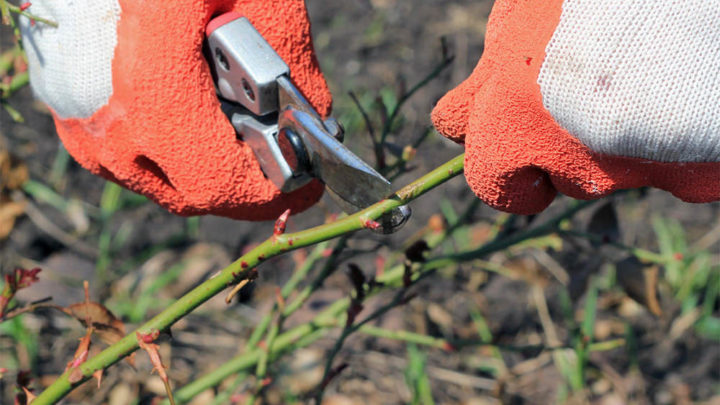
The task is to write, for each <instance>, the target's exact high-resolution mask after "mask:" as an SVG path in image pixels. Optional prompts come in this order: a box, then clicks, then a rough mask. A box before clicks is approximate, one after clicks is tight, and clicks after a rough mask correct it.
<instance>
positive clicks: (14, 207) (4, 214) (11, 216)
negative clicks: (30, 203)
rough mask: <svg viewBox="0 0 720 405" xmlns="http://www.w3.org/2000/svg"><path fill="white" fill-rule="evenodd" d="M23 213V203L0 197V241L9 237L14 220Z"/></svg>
mask: <svg viewBox="0 0 720 405" xmlns="http://www.w3.org/2000/svg"><path fill="white" fill-rule="evenodd" d="M24 213H25V203H20V202H14V201H9V200H8V199H5V198H3V197H0V240H3V239H5V238H7V237H8V235H10V231H12V230H13V227H15V220H16V219H17V218H18V217H19V216H21V215H22V214H24Z"/></svg>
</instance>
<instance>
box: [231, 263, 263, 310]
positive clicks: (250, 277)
mask: <svg viewBox="0 0 720 405" xmlns="http://www.w3.org/2000/svg"><path fill="white" fill-rule="evenodd" d="M233 276H234V277H236V278H237V277H243V278H242V279H240V280H239V281H238V283H237V285H236V286H235V287H233V289H232V290H231V291H230V293H228V295H227V297H225V303H226V304H230V302H232V300H233V298H235V296H236V295H237V294H238V293H239V292H240V290H242V289H243V287H245V286H246V285H248V284H249V283H250V282H252V281H254V280H255V279H256V278H258V272H257V270H255V269H252V270H250V271H249V272H247V273H246V274H244V275H243V274H238V275H235V274H233Z"/></svg>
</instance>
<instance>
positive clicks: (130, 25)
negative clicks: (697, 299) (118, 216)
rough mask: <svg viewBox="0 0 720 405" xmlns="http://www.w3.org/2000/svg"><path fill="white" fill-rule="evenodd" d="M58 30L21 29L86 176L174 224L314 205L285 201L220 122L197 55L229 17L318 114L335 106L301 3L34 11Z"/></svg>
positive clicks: (40, 86)
mask: <svg viewBox="0 0 720 405" xmlns="http://www.w3.org/2000/svg"><path fill="white" fill-rule="evenodd" d="M29 11H31V12H32V13H34V14H37V15H39V16H43V17H47V18H49V19H52V20H55V21H56V22H58V23H59V28H58V29H54V28H51V27H47V26H44V25H42V24H40V23H38V24H34V25H32V26H31V25H30V24H29V22H28V21H24V23H23V26H22V30H23V43H24V45H25V49H26V51H27V54H28V59H29V69H30V79H31V83H32V86H33V88H34V90H35V93H36V94H37V95H38V96H39V97H40V99H42V100H43V101H45V102H46V103H47V104H48V105H49V106H50V108H51V109H52V111H53V116H54V118H55V124H56V127H57V131H58V134H59V135H60V138H61V139H62V141H63V143H64V145H65V147H66V148H67V150H68V151H69V152H70V154H71V155H72V156H73V157H74V158H75V159H76V160H77V161H78V162H79V163H80V164H81V165H82V166H84V167H85V168H87V169H89V170H90V171H92V172H93V173H95V174H99V175H101V176H103V177H105V178H106V179H109V180H112V181H114V182H116V183H118V184H120V185H122V186H124V187H127V188H129V189H131V190H133V191H136V192H138V193H141V194H144V195H146V196H148V197H149V198H151V199H153V200H154V201H156V202H157V203H159V204H160V205H162V206H163V207H165V208H167V209H168V210H170V211H172V212H174V213H177V214H180V215H199V214H215V215H223V216H228V217H233V218H237V219H251V220H263V219H272V218H276V217H277V216H278V215H279V214H280V213H281V212H282V211H284V210H285V209H287V208H290V209H292V210H293V212H297V211H301V210H303V209H305V208H307V207H309V206H310V205H312V204H313V203H314V202H316V201H317V199H318V198H319V197H320V196H321V194H322V192H323V187H322V185H321V184H320V183H318V182H313V183H311V184H309V185H308V186H306V187H304V188H302V189H300V190H298V191H296V192H293V193H290V194H282V193H280V191H279V190H277V188H276V187H275V186H274V185H273V184H272V183H271V182H270V181H269V180H267V179H266V178H265V177H264V175H263V173H262V171H261V170H260V166H259V164H258V163H257V161H256V159H255V156H254V154H253V152H252V150H251V149H250V147H249V146H247V145H245V144H244V143H242V142H241V141H238V140H237V139H236V133H235V130H234V129H233V127H232V126H231V124H230V122H229V121H228V119H227V118H226V117H225V115H223V113H222V112H221V111H220V105H219V102H218V99H217V96H216V95H215V90H214V88H213V81H212V78H211V75H210V70H209V68H208V65H207V63H206V62H205V59H204V57H203V52H202V46H203V40H204V36H205V27H206V25H207V23H208V21H209V20H210V19H211V18H212V17H214V16H216V15H219V14H222V13H225V12H228V11H237V12H239V13H241V14H243V15H244V16H246V17H248V19H249V20H250V22H252V23H253V25H254V26H255V28H257V30H258V31H259V32H260V33H261V34H262V35H263V36H264V37H265V39H266V40H267V41H268V42H269V43H270V44H271V45H272V46H273V48H275V50H276V51H277V52H278V54H279V55H280V56H281V57H282V58H283V59H284V60H285V62H286V63H287V64H288V65H289V67H290V70H291V76H292V79H293V81H294V82H295V84H296V85H297V86H298V88H299V89H300V90H301V91H302V92H304V94H305V96H306V97H307V99H308V100H309V101H310V102H311V103H312V104H313V106H314V107H315V108H316V109H317V110H318V112H319V113H320V114H321V115H327V114H328V113H329V111H330V104H331V97H330V94H329V92H328V89H327V85H326V83H325V80H324V79H323V76H322V74H321V72H320V69H319V67H318V64H317V60H316V58H315V55H314V52H313V47H312V42H311V36H310V23H309V21H308V19H307V12H306V9H305V4H304V2H303V1H302V0H278V1H266V0H237V1H228V0H173V1H160V2H146V1H142V0H82V1H75V2H69V1H53V0H42V1H40V0H35V1H33V2H32V6H31V8H30V10H29Z"/></svg>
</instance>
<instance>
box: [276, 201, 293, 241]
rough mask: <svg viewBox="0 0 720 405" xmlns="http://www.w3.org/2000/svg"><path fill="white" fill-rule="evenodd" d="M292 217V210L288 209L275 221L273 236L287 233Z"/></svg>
mask: <svg viewBox="0 0 720 405" xmlns="http://www.w3.org/2000/svg"><path fill="white" fill-rule="evenodd" d="M288 217H290V209H289V208H288V209H287V210H286V211H285V212H283V213H282V215H280V217H279V218H278V219H277V221H275V229H274V230H273V235H275V236H278V235H282V234H284V233H285V227H286V226H287V220H288Z"/></svg>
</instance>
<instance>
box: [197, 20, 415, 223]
mask: <svg viewBox="0 0 720 405" xmlns="http://www.w3.org/2000/svg"><path fill="white" fill-rule="evenodd" d="M206 34H207V45H208V59H209V60H210V67H211V70H212V72H213V78H214V79H215V85H216V89H217V93H218V97H219V98H220V103H221V108H222V110H223V112H224V113H225V114H226V115H227V116H228V118H229V119H230V122H231V123H232V125H233V127H234V128H235V130H236V132H237V133H238V135H239V136H241V137H242V140H243V141H244V142H245V143H247V144H248V145H249V146H250V147H251V148H252V150H253V151H254V152H255V157H256V158H257V160H258V162H259V163H260V167H261V168H262V170H263V172H264V173H265V176H267V178H268V179H270V180H271V181H272V182H273V183H274V184H275V185H276V186H277V187H278V188H279V189H280V190H281V191H282V192H285V193H287V192H290V191H293V190H296V189H298V188H299V187H302V186H304V185H305V184H307V183H308V182H309V181H310V180H312V179H313V178H316V179H319V180H320V181H322V182H323V183H325V186H326V189H327V191H328V193H329V194H330V196H331V197H333V199H334V200H335V201H336V202H337V203H338V205H339V206H340V208H341V209H342V210H343V211H345V212H346V213H349V214H351V213H353V212H356V211H359V210H361V209H363V208H366V207H369V206H370V205H372V204H374V203H376V202H378V201H380V200H382V199H384V198H387V197H390V196H391V195H392V194H393V189H392V187H391V184H390V182H389V181H388V180H387V179H385V178H384V177H383V176H382V175H380V174H379V173H378V172H376V171H375V170H374V169H373V168H372V167H370V166H369V165H368V164H367V163H365V162H364V161H363V160H362V159H360V158H359V157H358V156H356V155H355V154H353V153H352V152H350V150H349V149H347V148H346V147H345V146H344V145H343V144H342V143H341V142H342V139H343V133H344V131H343V128H342V126H341V125H340V124H339V123H338V122H337V121H336V120H335V119H334V118H328V119H326V120H323V119H322V118H321V117H320V115H319V114H318V113H317V111H315V109H314V108H313V107H312V106H311V105H310V103H309V102H308V101H307V100H306V99H305V97H304V96H303V95H302V94H301V93H300V91H299V90H298V89H297V88H296V87H295V85H294V84H293V83H292V80H291V79H290V68H289V67H288V66H287V64H286V63H285V62H284V61H283V60H282V58H281V57H280V56H279V55H278V54H277V53H276V52H275V50H274V49H273V48H272V47H271V46H270V44H269V43H268V42H267V41H265V39H264V38H263V37H262V35H260V33H259V32H258V31H257V30H256V29H255V27H253V25H252V24H251V23H250V21H249V20H248V19H247V18H245V17H242V16H241V15H240V14H239V13H234V12H232V13H226V14H223V15H221V16H219V17H216V18H214V19H213V20H212V21H210V23H209V24H208V26H207V30H206ZM409 218H410V208H409V207H408V206H407V205H404V206H401V207H398V208H396V209H394V210H393V211H391V212H390V213H387V214H385V215H384V216H383V217H382V218H380V221H379V223H380V225H381V226H380V228H379V229H378V231H379V232H381V233H393V232H395V231H397V230H398V229H400V227H401V226H402V225H404V224H405V222H406V221H407V220H408V219H409Z"/></svg>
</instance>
